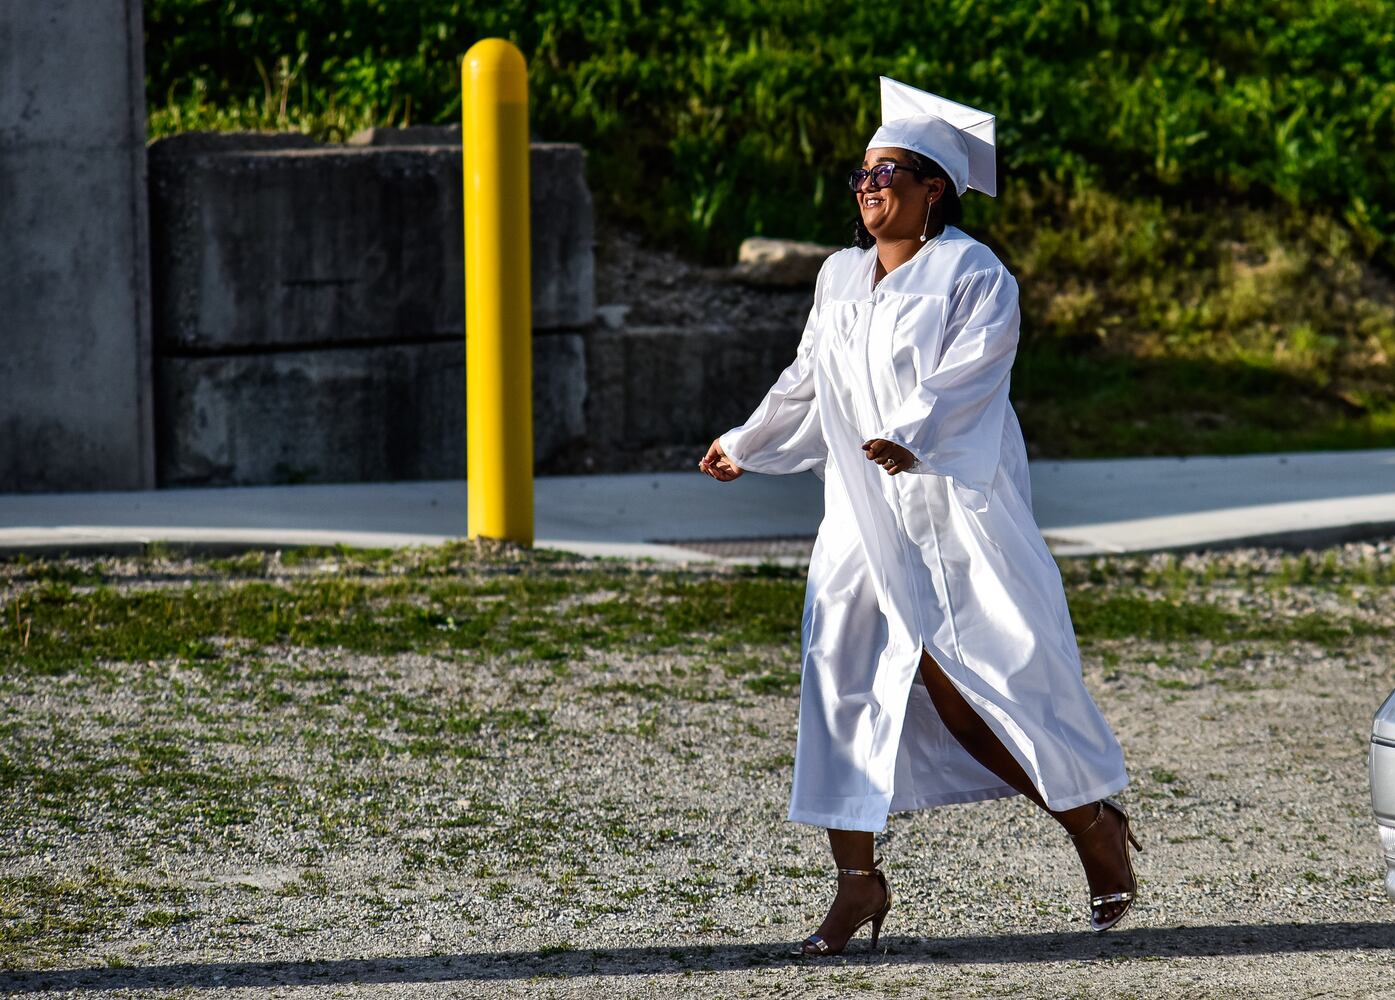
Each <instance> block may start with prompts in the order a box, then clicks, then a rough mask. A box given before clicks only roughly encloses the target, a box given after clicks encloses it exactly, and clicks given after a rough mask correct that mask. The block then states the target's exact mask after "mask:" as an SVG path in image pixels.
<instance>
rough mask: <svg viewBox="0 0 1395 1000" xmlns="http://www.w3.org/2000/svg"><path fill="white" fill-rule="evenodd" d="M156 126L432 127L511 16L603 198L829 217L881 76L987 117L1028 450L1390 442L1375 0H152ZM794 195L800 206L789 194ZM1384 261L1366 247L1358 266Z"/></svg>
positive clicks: (1388, 111)
mask: <svg viewBox="0 0 1395 1000" xmlns="http://www.w3.org/2000/svg"><path fill="white" fill-rule="evenodd" d="M145 15H146V65H147V72H148V78H147V88H148V95H149V101H150V130H151V133H152V135H163V134H167V133H170V132H175V131H181V130H187V129H198V128H219V129H228V128H249V127H251V128H280V129H286V128H294V129H300V130H302V131H307V132H310V133H312V134H315V135H317V136H318V137H320V138H323V139H330V140H336V139H344V138H346V137H347V136H348V135H349V134H350V133H352V132H353V131H354V130H356V129H358V128H361V127H364V126H367V125H374V124H378V125H392V124H408V123H454V122H456V121H458V119H459V115H460V93H459V89H460V72H459V64H460V59H461V57H462V56H463V54H464V53H465V52H466V50H467V49H468V48H469V47H470V45H472V44H473V43H474V42H475V41H477V40H479V39H481V38H485V37H491V36H500V37H506V38H509V39H511V40H512V41H514V42H515V43H517V44H518V45H519V47H520V48H521V49H522V51H523V52H524V54H525V56H526V57H527V58H528V61H529V78H530V88H531V90H530V93H531V104H532V107H531V115H532V125H533V129H534V132H535V134H536V135H538V136H539V137H541V138H546V139H549V140H566V141H576V142H579V143H581V144H582V145H584V146H585V148H586V150H587V153H588V162H589V164H590V171H591V178H590V179H591V186H592V189H593V191H594V192H595V194H596V197H597V200H598V204H599V209H600V214H601V216H602V217H603V218H604V219H607V220H609V221H614V222H620V223H623V224H625V225H627V226H629V227H631V228H637V229H639V230H640V231H641V232H642V233H644V234H645V235H646V236H647V237H648V238H649V239H650V240H652V241H653V242H655V243H658V244H661V245H671V246H680V247H682V248H683V249H684V252H685V253H695V254H698V255H700V256H703V257H705V258H707V259H708V260H722V259H729V258H730V256H731V255H732V254H733V253H734V251H735V249H736V247H737V245H738V244H739V242H740V240H741V239H742V238H744V237H746V236H749V235H753V234H766V235H774V236H788V237H796V238H807V239H816V240H821V241H826V242H840V243H844V242H847V240H848V238H849V235H850V229H849V226H848V223H849V222H850V221H851V216H852V211H853V209H852V204H851V200H850V197H849V195H848V193H847V189H846V188H845V187H844V186H843V185H844V178H845V177H846V174H847V170H848V169H849V168H850V167H851V166H852V165H853V164H854V162H855V161H857V160H860V158H861V150H862V148H863V146H864V144H865V142H866V140H867V138H868V137H869V136H870V135H871V133H872V131H873V129H874V127H875V125H876V123H877V121H878V110H879V109H878V87H877V76H878V74H887V75H890V76H894V77H896V78H898V79H901V80H905V81H907V82H909V83H912V84H915V85H917V86H922V87H925V88H927V89H932V90H935V91H938V92H941V93H944V94H946V95H947V96H950V97H953V98H955V99H957V100H960V101H964V102H966V103H970V104H974V105H977V106H979V107H983V108H986V109H989V110H991V111H993V112H995V113H996V114H997V115H998V125H999V147H1000V160H999V169H1000V179H1001V186H1000V188H1001V192H1002V193H1001V196H1000V197H999V198H997V199H987V198H983V197H970V198H967V199H966V200H965V210H966V213H967V219H966V227H967V228H969V229H970V230H971V231H973V232H974V233H975V234H977V235H981V236H982V235H985V234H986V236H987V237H989V238H991V241H992V243H993V244H994V246H995V248H996V249H997V250H998V251H999V253H1000V255H1002V256H1003V257H1004V259H1006V260H1007V261H1008V263H1009V264H1010V265H1011V267H1012V268H1013V270H1014V273H1016V274H1017V276H1018V277H1019V279H1020V284H1021V287H1022V291H1023V347H1022V352H1021V354H1020V357H1019V359H1018V362H1017V366H1016V368H1015V370H1014V380H1013V392H1014V398H1015V400H1016V402H1017V404H1018V406H1019V408H1020V409H1021V411H1022V414H1023V420H1024V424H1025V426H1026V428H1027V433H1028V437H1029V441H1030V442H1031V444H1032V445H1033V447H1034V450H1036V451H1038V452H1040V453H1045V454H1051V455H1081V456H1083V455H1108V454H1154V453H1196V452H1234V451H1253V450H1271V449H1279V448H1303V447H1323V448H1331V447H1363V446H1364V447H1374V446H1392V445H1395V391H1392V388H1391V386H1392V385H1395V378H1392V374H1395V372H1393V371H1392V364H1391V359H1392V357H1395V292H1392V288H1391V284H1390V282H1389V281H1388V280H1387V279H1385V278H1383V277H1381V267H1383V266H1388V265H1390V264H1395V171H1391V170H1390V169H1389V168H1388V165H1387V164H1386V163H1385V162H1384V158H1385V156H1386V155H1387V154H1388V151H1389V150H1390V149H1391V148H1392V147H1395V0H1316V2H1310V3H1299V2H1297V0H1235V2H1215V0H1132V2H1126V3H1111V2H1108V0H1098V2H1094V3H1086V2H1080V0H1035V2H1028V0H1002V2H1000V3H994V4H981V3H972V2H969V0H944V2H942V3H940V4H938V5H935V6H934V7H933V8H928V7H924V6H923V5H898V4H880V5H877V4H867V3H853V2H849V0H830V2H817V0H761V2H755V0H705V2H697V0H674V2H669V3H652V2H645V0H608V2H583V0H532V2H524V0H492V2H490V3H487V4H486V3H483V2H462V0H333V2H331V0H146V2H145ZM811 207H812V208H811ZM1372 257H1374V258H1376V262H1378V263H1379V264H1380V265H1381V267H1372V266H1370V265H1371V263H1372V261H1371V260H1370V258H1372Z"/></svg>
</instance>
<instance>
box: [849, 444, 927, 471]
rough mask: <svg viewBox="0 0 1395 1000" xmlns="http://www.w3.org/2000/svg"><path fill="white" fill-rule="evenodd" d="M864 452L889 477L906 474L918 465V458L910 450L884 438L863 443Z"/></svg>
mask: <svg viewBox="0 0 1395 1000" xmlns="http://www.w3.org/2000/svg"><path fill="white" fill-rule="evenodd" d="M862 452H863V454H865V455H866V456H867V460H868V461H869V462H876V463H877V464H878V465H880V466H881V467H882V468H883V469H885V470H886V474H887V475H888V476H894V475H896V473H898V472H905V471H906V470H907V469H910V468H912V467H914V465H915V464H916V457H915V456H914V455H912V454H911V453H910V451H909V450H907V449H905V448H903V447H901V446H900V445H899V444H896V443H894V442H892V441H887V440H885V439H883V438H873V439H872V440H870V441H864V442H862Z"/></svg>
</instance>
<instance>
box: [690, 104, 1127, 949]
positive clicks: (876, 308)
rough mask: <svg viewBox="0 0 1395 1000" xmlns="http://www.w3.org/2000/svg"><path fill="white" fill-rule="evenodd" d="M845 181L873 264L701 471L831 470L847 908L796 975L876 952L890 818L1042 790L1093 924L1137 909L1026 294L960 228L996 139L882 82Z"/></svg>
mask: <svg viewBox="0 0 1395 1000" xmlns="http://www.w3.org/2000/svg"><path fill="white" fill-rule="evenodd" d="M882 101H883V121H884V124H883V125H882V127H881V128H880V129H878V131H877V133H876V135H874V136H873V137H872V140H871V142H870V143H869V144H868V148H867V152H866V158H865V160H864V162H863V165H862V168H861V169H859V170H856V171H854V172H853V175H852V177H851V179H850V184H851V186H852V188H853V191H854V193H855V195H856V199H857V205H858V211H859V216H860V221H861V227H860V232H859V240H858V242H859V244H861V245H859V246H855V247H850V248H849V249H847V250H843V251H840V252H839V253H836V254H834V255H833V256H831V257H829V258H828V260H827V261H826V262H825V263H824V265H823V268H822V270H821V271H820V273H819V277H818V282H817V286H816V288H815V292H814V305H813V308H812V309H811V310H810V313H809V320H808V322H807V324H806V325H805V328H804V334H803V337H802V338H801V340H800V344H799V349H798V352H797V355H796V357H795V359H794V361H793V362H792V363H791V364H790V366H789V367H788V368H786V369H785V371H784V372H783V373H781V374H780V376H779V378H778V379H777V380H776V381H775V384H774V385H773V386H772V387H771V389H770V391H769V392H768V393H767V394H766V396H765V398H764V399H763V400H762V401H761V402H760V405H759V406H757V407H756V409H755V412H753V413H752V414H751V417H750V419H749V420H747V421H746V423H744V424H743V425H741V426H740V427H737V428H734V429H732V430H730V431H728V432H726V433H725V434H723V435H721V436H720V437H719V438H718V439H717V440H716V441H714V442H713V443H712V446H711V447H710V448H709V449H708V452H707V454H706V455H705V456H704V457H703V459H702V460H701V462H700V463H699V467H700V468H701V469H702V471H703V472H705V473H706V474H708V475H709V476H711V477H712V478H714V479H717V480H718V481H721V482H729V481H731V480H733V479H735V478H737V477H738V476H740V475H741V474H742V472H743V471H751V472H759V473H766V474H786V473H796V472H803V471H806V470H813V471H814V472H815V473H816V474H818V475H820V476H821V477H822V478H823V480H824V508H825V509H824V519H823V522H822V524H821V525H820V527H819V532H818V539H817V541H816V543H815V546H814V552H813V555H812V557H811V560H810V564H809V579H808V588H807V591H806V595H805V604H804V617H803V630H802V633H803V634H802V659H803V664H802V681H801V689H800V704H799V733H798V740H797V745H796V751H795V764H794V783H793V791H792V794H791V799H790V809H789V818H790V819H791V820H794V821H797V822H802V823H810V824H814V825H817V826H822V827H826V828H827V829H828V833H829V841H830V844H831V846H832V850H833V857H834V861H835V863H836V865H837V867H838V869H839V880H838V891H837V895H836V896H835V898H834V902H833V904H832V906H831V908H830V909H829V912H828V915H827V917H826V918H825V919H824V921H823V923H822V925H820V927H819V928H818V930H817V931H816V932H815V933H814V934H812V935H810V937H809V938H807V939H806V940H805V941H804V942H803V944H802V945H801V946H800V947H799V949H798V952H797V953H799V954H805V955H819V954H836V953H837V952H840V951H842V949H843V947H844V946H845V945H846V944H847V942H848V940H849V939H850V938H851V937H852V935H853V934H854V933H855V932H856V930H857V929H858V928H860V927H861V926H863V925H865V924H868V923H870V924H871V925H872V943H873V947H875V946H876V939H877V935H878V933H879V931H880V929H881V924H882V920H883V919H884V918H885V916H886V913H887V910H888V909H889V907H890V905H891V891H890V889H889V888H888V886H887V882H886V879H885V876H884V875H883V874H882V872H881V871H880V868H879V867H878V864H879V862H877V861H874V858H873V833H874V832H875V831H879V830H881V829H882V828H883V827H884V826H885V825H886V819H887V814H888V813H889V812H896V811H901V810H909V809H925V808H929V807H933V806H940V805H945V804H947V803H953V802H972V801H977V800H982V799H991V798H997V797H1001V796H1006V795H1013V794H1022V795H1025V796H1027V797H1028V798H1030V799H1032V800H1033V801H1034V802H1036V803H1037V804H1038V805H1039V806H1041V807H1042V808H1044V809H1046V810H1048V811H1049V812H1050V813H1051V815H1052V816H1053V817H1054V818H1055V819H1057V820H1058V821H1059V822H1060V824H1061V826H1062V827H1064V828H1065V831H1066V832H1067V833H1068V834H1069V835H1070V836H1071V837H1072V839H1073V841H1074V844H1075V847H1076V849H1077V852H1078V854H1079V856H1080V859H1081V862H1082V864H1083V866H1084V869H1085V874H1086V878H1087V883H1088V888H1089V896H1090V902H1091V915H1090V926H1091V928H1092V929H1094V930H1104V929H1107V928H1108V927H1111V926H1113V925H1114V924H1115V923H1117V922H1118V921H1119V919H1120V918H1122V917H1123V915H1124V913H1125V911H1127V909H1128V908H1129V906H1130V905H1131V904H1132V901H1133V897H1134V893H1135V892H1136V888H1137V887H1136V880H1135V878H1134V874H1133V869H1132V864H1131V860H1130V857H1129V853H1128V844H1129V842H1130V841H1131V840H1132V835H1131V833H1130V831H1129V825H1128V817H1127V816H1126V815H1125V814H1124V812H1123V810H1122V809H1121V808H1120V807H1119V806H1118V805H1117V804H1116V803H1114V802H1113V801H1112V800H1110V799H1109V798H1108V796H1110V795H1112V794H1113V793H1115V792H1118V791H1119V790H1121V789H1122V788H1124V787H1125V786H1126V785H1127V784H1128V776H1127V774H1126V772H1125V769H1124V761H1123V754H1122V752H1121V750H1120V747H1119V743H1118V741H1117V740H1116V739H1115V737H1114V734H1113V732H1112V731H1111V730H1110V728H1109V726H1108V724H1107V723H1106V722H1105V720H1104V719H1103V717H1102V716H1101V715H1100V712H1099V710H1098V709H1097V708H1096V706H1095V703H1094V701H1093V699H1092V698H1091V697H1090V694H1089V692H1088V691H1087V690H1086V689H1085V686H1084V683H1083V681H1082V678H1081V668H1080V654H1079V651H1078V649H1077V647H1076V643H1075V635H1074V632H1073V630H1072V627H1071V622H1070V616H1069V612H1068V610H1067V608H1066V600H1065V593H1064V590H1063V588H1062V585H1061V578H1060V574H1059V572H1058V571H1057V568H1056V564H1055V562H1054V561H1053V559H1052V557H1051V554H1050V552H1049V551H1048V550H1047V548H1046V545H1045V543H1044V542H1043V540H1042V537H1041V533H1040V531H1039V530H1038V529H1037V526H1036V522H1035V520H1034V519H1033V515H1032V507H1031V495H1030V487H1029V483H1028V478H1027V459H1026V450H1025V448H1024V445H1023V441H1022V432H1021V428H1020V427H1019V425H1018V423H1017V418H1016V416H1015V415H1014V413H1013V410H1012V407H1011V405H1010V404H1009V402H1008V374H1009V370H1010V369H1011V367H1012V361H1013V356H1014V354H1015V351H1016V347H1017V337H1018V306H1017V284H1016V281H1015V280H1014V279H1013V277H1012V275H1011V274H1010V273H1008V271H1007V269H1006V268H1005V267H1004V266H1003V264H1002V262H1001V261H999V260H998V259H997V257H995V256H994V254H993V253H992V252H991V251H990V250H989V249H988V248H987V247H985V246H984V245H983V244H981V243H979V242H977V241H975V240H974V239H972V238H971V237H969V236H968V235H966V234H965V233H964V232H962V231H961V230H959V229H958V228H956V226H955V225H954V223H956V222H958V220H959V196H960V195H961V194H962V193H963V192H964V191H965V189H966V188H967V187H974V188H975V189H977V190H982V191H985V192H986V193H988V194H990V195H991V194H993V193H995V174H994V166H993V164H994V160H993V145H992V140H993V119H992V118H991V116H987V115H984V114H983V113H982V112H977V111H974V110H973V109H971V108H966V107H964V106H963V105H958V104H954V103H953V102H949V101H945V100H943V99H942V98H938V97H935V96H934V95H930V94H926V93H924V92H923V91H919V90H915V89H914V88H910V87H907V86H905V85H904V84H899V83H897V82H896V81H892V80H888V79H886V78H883V80H882Z"/></svg>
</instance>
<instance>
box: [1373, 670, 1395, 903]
mask: <svg viewBox="0 0 1395 1000" xmlns="http://www.w3.org/2000/svg"><path fill="white" fill-rule="evenodd" d="M1371 808H1372V810H1374V812H1375V814H1376V823H1377V825H1378V826H1379V827H1380V844H1381V852H1382V853H1383V854H1384V855H1385V892H1386V895H1388V896H1389V897H1390V898H1391V899H1395V691H1392V692H1391V694H1390V697H1388V698H1386V699H1385V704H1383V705H1381V707H1380V711H1378V712H1376V718H1375V722H1374V723H1373V724H1372V727H1371Z"/></svg>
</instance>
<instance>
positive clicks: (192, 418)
mask: <svg viewBox="0 0 1395 1000" xmlns="http://www.w3.org/2000/svg"><path fill="white" fill-rule="evenodd" d="M533 345H534V352H533V383H534V389H533V395H534V399H535V401H536V402H535V404H534V456H535V462H536V463H537V464H538V465H539V466H540V467H544V468H545V467H546V465H547V463H548V461H549V460H550V459H551V458H552V456H553V455H555V454H556V453H557V452H558V451H559V450H561V449H563V448H565V447H567V446H569V445H570V444H572V443H573V442H574V441H575V440H576V439H577V438H578V437H580V436H581V434H582V433H583V427H582V423H581V422H582V419H583V410H582V406H583V398H584V393H585V361H584V353H583V338H582V337H581V336H580V335H579V334H558V335H548V336H540V337H537V338H535V339H534V341H533ZM157 375H158V380H157V381H158V385H159V390H160V392H159V407H160V414H161V420H160V441H159V455H160V483H161V485H162V486H192V485H207V486H211V485H234V484H256V483H287V482H317V483H324V482H360V481H369V482H372V481H388V480H398V479H459V478H462V477H463V476H464V475H465V412H466V411H465V346H464V341H463V338H461V339H458V340H456V341H454V342H451V343H439V344H411V345H388V346H371V347H350V348H336V349H324V350H309V351H282V352H276V353H265V354H245V355H231V356H225V357H201V358H187V357H186V358H165V359H162V360H161V361H160V362H159V367H158V372H157Z"/></svg>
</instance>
